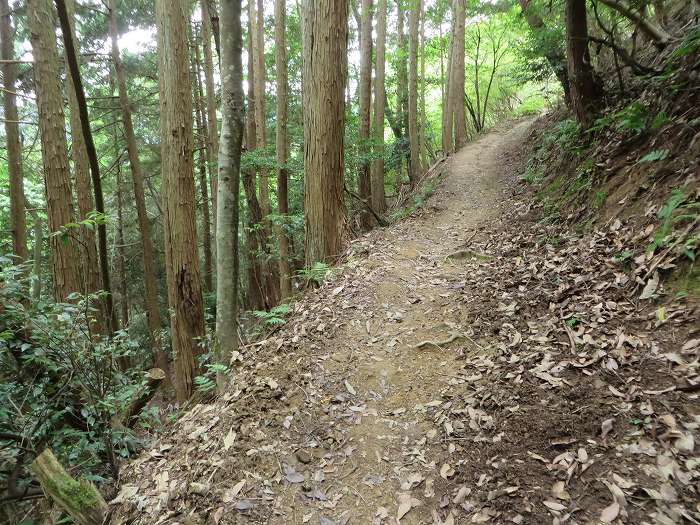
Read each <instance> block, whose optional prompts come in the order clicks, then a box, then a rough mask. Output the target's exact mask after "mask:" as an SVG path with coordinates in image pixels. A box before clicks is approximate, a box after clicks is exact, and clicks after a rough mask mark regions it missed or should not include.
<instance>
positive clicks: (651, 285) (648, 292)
mask: <svg viewBox="0 0 700 525" xmlns="http://www.w3.org/2000/svg"><path fill="white" fill-rule="evenodd" d="M658 287H659V272H654V275H652V276H651V277H650V278H649V280H648V281H647V284H646V285H645V286H644V289H643V290H642V295H640V296H639V298H640V299H651V298H652V297H653V296H654V293H655V292H656V289H657V288H658Z"/></svg>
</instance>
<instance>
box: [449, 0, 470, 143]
mask: <svg viewBox="0 0 700 525" xmlns="http://www.w3.org/2000/svg"><path fill="white" fill-rule="evenodd" d="M466 11H467V0H454V4H453V16H454V33H453V35H452V38H453V39H454V42H453V45H452V54H453V56H452V64H451V67H452V71H451V73H450V83H451V87H450V98H451V105H452V113H453V115H454V117H453V118H454V144H455V150H458V149H459V148H461V147H462V146H464V145H465V144H466V143H467V110H466V107H465V105H464V82H465V74H464V24H465V22H466Z"/></svg>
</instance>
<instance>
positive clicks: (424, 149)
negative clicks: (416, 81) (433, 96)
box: [418, 1, 430, 169]
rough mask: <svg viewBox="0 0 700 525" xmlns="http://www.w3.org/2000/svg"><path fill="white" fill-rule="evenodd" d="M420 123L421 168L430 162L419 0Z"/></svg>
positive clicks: (423, 49) (423, 26) (423, 31)
mask: <svg viewBox="0 0 700 525" xmlns="http://www.w3.org/2000/svg"><path fill="white" fill-rule="evenodd" d="M418 114H419V116H420V123H419V125H418V145H419V148H418V151H420V156H421V159H422V161H421V165H422V166H423V169H425V167H426V166H428V165H429V164H430V161H429V159H428V157H429V155H428V143H427V138H426V133H427V132H428V117H427V116H426V113H425V4H424V3H423V2H422V1H421V10H420V106H419V109H418Z"/></svg>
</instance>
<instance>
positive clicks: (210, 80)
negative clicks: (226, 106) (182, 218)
mask: <svg viewBox="0 0 700 525" xmlns="http://www.w3.org/2000/svg"><path fill="white" fill-rule="evenodd" d="M209 4H210V1H209V0H201V10H202V48H203V50H204V83H205V87H206V91H207V118H206V120H207V125H208V131H209V133H208V134H207V150H208V153H209V181H210V187H211V201H212V212H213V215H214V217H215V218H216V194H217V190H216V174H217V171H218V165H217V164H218V157H219V125H218V120H217V118H216V92H215V90H216V88H215V84H214V54H213V52H212V48H211V38H212V24H211V17H212V13H211V12H210V11H211V10H212V9H214V6H211V7H210V5H209ZM213 14H214V15H216V13H213ZM212 230H213V234H214V237H216V220H214V224H213V228H212Z"/></svg>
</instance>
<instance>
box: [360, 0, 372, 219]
mask: <svg viewBox="0 0 700 525" xmlns="http://www.w3.org/2000/svg"><path fill="white" fill-rule="evenodd" d="M359 90H360V97H359V98H360V100H359V111H360V126H359V130H358V134H359V141H360V144H359V146H360V147H359V154H360V171H359V173H358V182H359V184H358V187H359V190H360V192H359V193H360V197H361V198H362V199H363V200H364V201H365V202H367V203H369V202H370V201H371V199H372V186H371V181H370V161H369V160H368V159H369V154H370V150H369V133H370V126H369V118H370V109H371V105H372V100H371V99H372V0H362V10H361V23H360V85H359ZM360 224H361V226H362V227H363V228H371V227H372V226H373V225H374V219H373V217H372V215H371V214H370V213H369V212H368V211H367V209H366V208H365V207H364V206H363V207H362V211H360Z"/></svg>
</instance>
